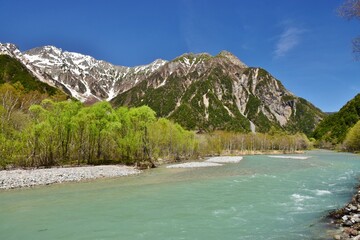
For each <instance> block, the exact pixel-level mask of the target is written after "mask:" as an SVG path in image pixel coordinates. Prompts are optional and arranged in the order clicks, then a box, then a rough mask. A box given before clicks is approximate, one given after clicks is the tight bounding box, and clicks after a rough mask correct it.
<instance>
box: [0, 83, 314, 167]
mask: <svg viewBox="0 0 360 240" xmlns="http://www.w3.org/2000/svg"><path fill="white" fill-rule="evenodd" d="M0 118H1V125H0V166H1V167H2V168H5V167H9V166H10V167H17V166H20V167H39V166H56V165H81V164H110V163H122V164H131V165H134V164H135V165H146V166H153V165H154V164H155V163H156V162H157V161H158V160H161V159H164V160H167V161H176V160H180V159H190V158H198V157H199V156H205V155H217V154H235V153H246V151H248V152H254V151H270V150H280V151H283V152H293V151H296V150H300V149H305V148H306V147H308V140H307V138H306V136H305V135H303V134H302V135H300V134H297V135H286V134H283V133H279V132H273V133H269V134H260V133H257V134H252V133H234V132H221V131H217V132H212V133H206V134H195V132H193V131H188V130H185V129H184V128H183V127H181V126H180V125H179V124H177V123H174V122H172V121H170V120H168V119H165V118H157V117H156V114H155V112H154V111H153V110H152V109H150V108H149V107H147V106H142V107H137V108H127V107H119V108H117V109H114V108H113V107H112V106H111V104H110V103H108V102H98V103H95V104H93V105H91V106H84V105H83V104H82V103H80V102H78V101H74V100H71V99H69V100H65V101H63V100H62V99H60V101H59V99H57V98H56V97H53V98H52V99H51V98H49V96H47V95H38V94H35V93H34V92H26V91H22V87H21V84H13V85H12V84H8V83H5V84H2V85H0Z"/></svg>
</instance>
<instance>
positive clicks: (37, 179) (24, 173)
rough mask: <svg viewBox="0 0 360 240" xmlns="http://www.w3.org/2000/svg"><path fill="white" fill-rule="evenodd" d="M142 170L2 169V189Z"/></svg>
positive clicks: (108, 167) (115, 166) (124, 168)
mask: <svg viewBox="0 0 360 240" xmlns="http://www.w3.org/2000/svg"><path fill="white" fill-rule="evenodd" d="M140 172H141V171H140V170H137V169H136V168H134V167H128V166H117V165H112V166H87V167H69V168H48V169H33V170H11V171H0V189H12V188H23V187H33V186H37V185H49V184H54V183H62V182H72V181H81V180H86V179H95V178H102V177H119V176H128V175H133V174H139V173H140Z"/></svg>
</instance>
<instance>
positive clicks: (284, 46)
mask: <svg viewBox="0 0 360 240" xmlns="http://www.w3.org/2000/svg"><path fill="white" fill-rule="evenodd" d="M304 32H305V30H304V29H300V28H297V27H293V26H290V27H286V28H285V29H284V30H283V32H282V33H281V35H280V36H279V37H278V41H277V43H276V46H275V51H274V56H275V58H279V57H283V56H285V55H286V54H287V53H288V52H289V51H290V50H292V49H293V48H295V47H296V46H297V45H298V44H299V43H300V41H301V35H302V34H303V33H304Z"/></svg>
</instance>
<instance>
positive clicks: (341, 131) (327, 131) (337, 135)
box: [312, 94, 360, 144]
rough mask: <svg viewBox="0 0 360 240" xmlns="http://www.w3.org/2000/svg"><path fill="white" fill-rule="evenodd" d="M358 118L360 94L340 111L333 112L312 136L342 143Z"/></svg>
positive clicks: (359, 116)
mask: <svg viewBox="0 0 360 240" xmlns="http://www.w3.org/2000/svg"><path fill="white" fill-rule="evenodd" d="M358 120H360V94H358V95H356V96H355V97H354V98H353V99H352V100H350V101H349V102H347V103H346V104H345V106H343V107H342V108H341V109H340V111H339V112H337V113H334V114H331V115H329V116H327V117H326V118H325V119H324V120H323V121H321V122H320V124H319V125H318V126H317V127H316V129H315V131H314V133H313V134H312V136H313V137H314V138H315V139H316V140H317V141H318V142H322V141H324V142H331V143H333V144H338V143H341V142H343V141H344V139H345V137H346V134H347V132H348V131H349V129H350V128H351V127H353V126H354V125H355V123H356V122H357V121H358Z"/></svg>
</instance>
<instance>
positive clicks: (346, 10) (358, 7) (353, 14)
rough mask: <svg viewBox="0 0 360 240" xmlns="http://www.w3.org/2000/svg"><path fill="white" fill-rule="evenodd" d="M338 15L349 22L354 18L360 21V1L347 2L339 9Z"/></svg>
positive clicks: (347, 0) (348, 0)
mask: <svg viewBox="0 0 360 240" xmlns="http://www.w3.org/2000/svg"><path fill="white" fill-rule="evenodd" d="M338 14H339V15H340V16H341V17H343V18H346V19H348V20H350V19H354V18H355V19H358V20H360V0H346V1H345V2H344V4H343V5H341V6H340V7H339V9H338Z"/></svg>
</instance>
